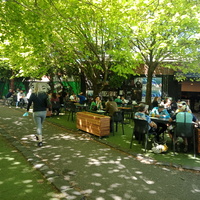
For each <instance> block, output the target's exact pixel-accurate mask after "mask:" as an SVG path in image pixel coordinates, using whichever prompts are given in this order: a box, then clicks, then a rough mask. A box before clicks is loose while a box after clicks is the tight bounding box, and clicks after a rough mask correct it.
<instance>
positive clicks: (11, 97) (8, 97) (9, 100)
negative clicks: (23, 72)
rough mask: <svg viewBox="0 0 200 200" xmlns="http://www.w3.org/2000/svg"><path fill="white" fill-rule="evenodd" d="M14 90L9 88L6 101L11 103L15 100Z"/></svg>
mask: <svg viewBox="0 0 200 200" xmlns="http://www.w3.org/2000/svg"><path fill="white" fill-rule="evenodd" d="M13 94H14V93H13V90H12V89H9V91H8V93H7V94H6V96H5V97H6V103H7V104H8V105H10V104H11V102H12V101H13Z"/></svg>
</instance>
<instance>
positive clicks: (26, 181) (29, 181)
mask: <svg viewBox="0 0 200 200" xmlns="http://www.w3.org/2000/svg"><path fill="white" fill-rule="evenodd" d="M31 182H33V181H32V180H25V181H22V183H31Z"/></svg>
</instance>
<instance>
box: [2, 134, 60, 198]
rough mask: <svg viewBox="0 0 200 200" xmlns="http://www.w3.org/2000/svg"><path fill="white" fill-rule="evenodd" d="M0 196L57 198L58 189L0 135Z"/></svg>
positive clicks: (58, 196) (58, 195)
mask: <svg viewBox="0 0 200 200" xmlns="http://www.w3.org/2000/svg"><path fill="white" fill-rule="evenodd" d="M0 163H1V165H0V177H1V178H0V198H1V199H2V200H10V199H15V200H27V199H29V200H35V199H43V200H58V199H62V198H61V195H60V194H59V193H58V191H57V190H56V189H55V188H54V187H53V186H52V185H51V184H50V183H49V182H47V181H46V180H45V179H44V178H43V176H42V175H41V173H40V172H39V171H37V170H36V169H34V168H33V167H32V166H31V165H29V164H27V160H26V159H25V158H24V157H23V156H22V154H21V153H19V152H18V151H17V150H16V149H15V148H14V147H13V146H11V145H10V144H9V143H8V142H7V140H5V139H4V138H3V136H1V135H0Z"/></svg>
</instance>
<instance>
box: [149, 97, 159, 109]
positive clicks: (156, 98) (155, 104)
mask: <svg viewBox="0 0 200 200" xmlns="http://www.w3.org/2000/svg"><path fill="white" fill-rule="evenodd" d="M159 103H160V97H154V99H153V101H152V103H151V108H154V107H158V106H159Z"/></svg>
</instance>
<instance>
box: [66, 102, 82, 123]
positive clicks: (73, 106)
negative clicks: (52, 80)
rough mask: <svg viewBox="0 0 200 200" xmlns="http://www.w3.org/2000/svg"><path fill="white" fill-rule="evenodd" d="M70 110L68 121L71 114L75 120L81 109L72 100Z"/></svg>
mask: <svg viewBox="0 0 200 200" xmlns="http://www.w3.org/2000/svg"><path fill="white" fill-rule="evenodd" d="M68 106H69V107H68V111H69V115H68V121H69V119H70V116H71V120H72V121H74V117H75V116H76V113H77V112H78V111H79V109H78V108H77V107H76V105H75V104H74V103H73V102H71V103H70V104H69V105H68Z"/></svg>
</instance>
